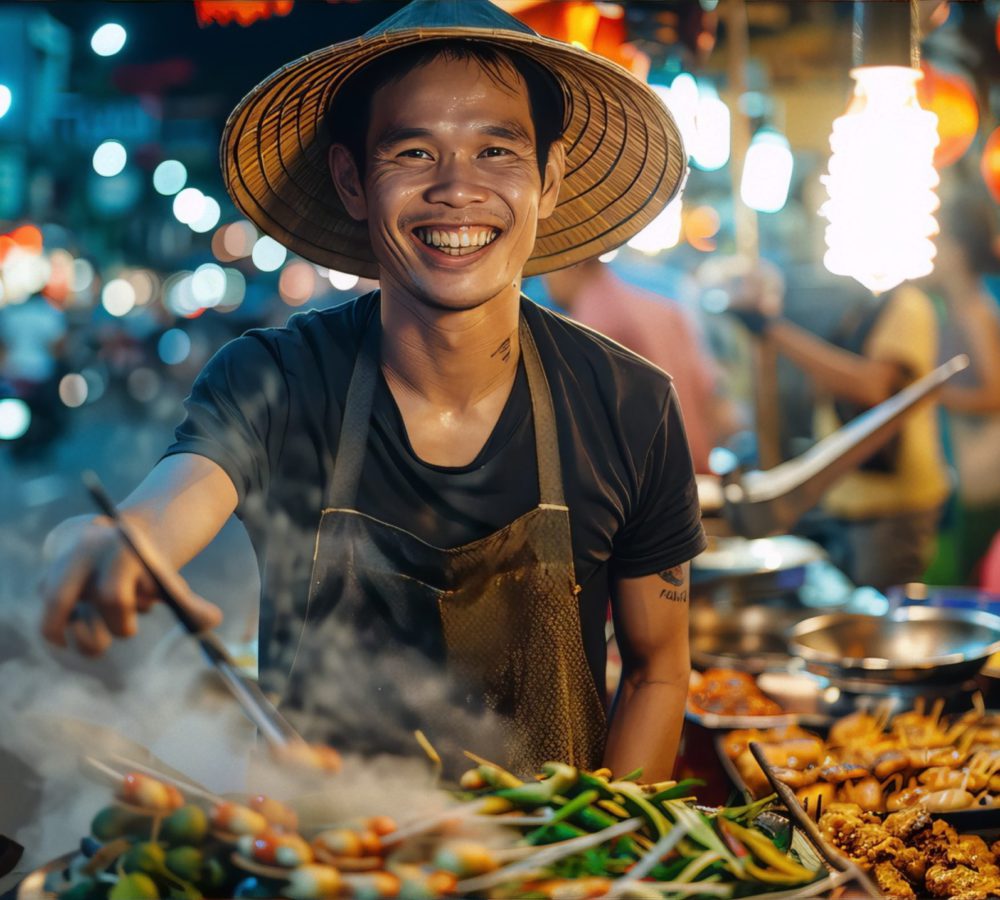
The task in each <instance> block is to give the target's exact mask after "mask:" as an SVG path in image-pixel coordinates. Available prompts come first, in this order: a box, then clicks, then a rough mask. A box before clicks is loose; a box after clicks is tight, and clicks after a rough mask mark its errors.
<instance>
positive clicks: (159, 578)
mask: <svg viewBox="0 0 1000 900" xmlns="http://www.w3.org/2000/svg"><path fill="white" fill-rule="evenodd" d="M82 477H83V483H84V485H85V486H86V488H87V490H88V491H89V493H90V496H91V497H93V499H94V502H95V503H96V504H97V506H98V507H99V508H100V510H101V512H103V513H104V514H105V515H106V516H108V517H109V518H110V519H111V520H112V521H113V522H114V523H115V527H116V528H117V529H118V533H119V534H120V535H121V536H122V539H123V540H124V541H125V543H126V544H127V545H128V546H129V547H130V548H131V550H132V552H133V553H134V554H135V555H136V558H137V559H138V560H139V562H140V563H142V565H143V566H144V567H145V569H146V571H147V572H148V573H149V576H150V578H152V579H153V583H154V584H155V585H156V587H157V590H158V591H159V592H160V596H161V598H162V600H163V602H164V603H165V604H166V605H167V606H168V607H170V609H171V610H172V611H173V613H174V615H175V616H176V617H177V620H178V621H179V622H180V623H181V625H182V626H183V627H184V630H185V631H187V633H188V634H190V635H191V637H193V638H194V639H195V640H196V641H197V642H198V644H199V645H200V646H201V649H202V652H203V653H204V654H205V656H206V658H207V659H208V661H209V662H210V663H211V664H212V666H213V667H214V668H215V670H216V671H217V672H218V673H219V675H220V676H221V677H222V681H223V682H224V683H225V685H226V687H227V688H229V690H230V692H231V693H232V695H233V696H234V697H235V698H236V700H237V702H238V703H239V704H240V706H241V707H242V709H243V712H244V713H246V715H247V717H248V718H249V719H250V721H251V722H253V723H254V725H256V726H257V728H258V729H259V730H260V733H261V736H262V737H263V738H264V740H266V741H267V742H268V743H269V744H270V745H271V746H274V747H285V746H288V745H289V744H292V743H299V742H303V739H302V737H301V736H300V735H299V733H298V732H297V731H296V730H295V729H294V728H293V727H292V726H291V725H290V724H289V723H288V721H286V719H285V718H284V716H282V715H281V713H280V712H278V710H277V709H276V708H275V706H274V704H273V703H271V701H270V700H268V699H267V697H266V696H265V694H264V692H263V691H262V690H261V689H260V687H259V686H258V684H257V682H256V681H254V680H253V679H251V678H248V677H247V676H246V675H244V674H243V673H242V672H241V671H240V669H239V667H238V666H237V665H236V663H235V661H234V660H233V658H232V656H230V655H229V651H228V650H227V649H226V647H225V645H224V644H223V643H222V641H221V640H220V639H219V636H218V635H217V634H215V633H214V632H211V631H203V630H201V629H199V628H198V625H197V623H196V622H195V621H194V619H192V618H191V615H190V614H189V613H188V612H187V609H186V607H185V600H187V599H188V598H190V597H191V589H190V588H189V587H188V586H187V584H186V583H185V582H184V580H183V579H182V578H181V577H180V575H179V574H178V573H177V572H175V571H174V570H173V569H171V568H170V566H168V565H167V564H166V563H164V562H163V561H162V560H161V559H160V557H159V554H157V553H156V552H155V548H149V542H148V541H146V540H145V538H144V537H142V536H140V535H139V534H138V533H137V532H136V531H135V529H133V528H132V526H131V525H130V524H129V523H128V522H127V521H126V520H125V519H124V518H122V516H121V514H120V513H119V512H118V508H117V507H116V506H115V504H114V503H113V502H112V500H111V498H110V497H109V496H108V493H107V491H105V490H104V486H103V485H102V484H101V480H100V479H99V478H98V477H97V475H96V474H95V473H94V472H89V471H88V472H84V473H83V476H82ZM140 546H142V547H146V548H149V549H148V550H147V551H146V552H144V551H143V550H140Z"/></svg>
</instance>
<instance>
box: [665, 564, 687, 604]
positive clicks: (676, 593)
mask: <svg viewBox="0 0 1000 900" xmlns="http://www.w3.org/2000/svg"><path fill="white" fill-rule="evenodd" d="M660 578H661V579H663V581H665V582H666V583H667V584H669V585H670V587H668V588H664V589H663V590H662V591H660V599H661V600H673V602H674V603H687V598H688V592H687V588H686V587H685V586H684V569H683V567H682V566H674V567H673V568H672V569H664V570H663V571H662V572H660Z"/></svg>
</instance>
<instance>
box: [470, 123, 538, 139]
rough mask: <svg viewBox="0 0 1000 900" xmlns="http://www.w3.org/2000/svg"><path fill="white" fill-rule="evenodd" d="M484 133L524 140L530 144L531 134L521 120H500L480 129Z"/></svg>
mask: <svg viewBox="0 0 1000 900" xmlns="http://www.w3.org/2000/svg"><path fill="white" fill-rule="evenodd" d="M480 130H481V131H482V133H483V134H488V135H490V136H491V137H497V138H505V139H506V140H510V141H524V142H525V143H526V144H530V143H531V142H532V141H531V135H530V134H528V132H527V130H526V129H525V127H524V126H523V125H522V124H521V123H520V122H498V123H497V124H496V125H487V126H485V127H484V128H482V129H480Z"/></svg>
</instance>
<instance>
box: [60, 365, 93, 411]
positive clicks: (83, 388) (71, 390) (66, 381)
mask: <svg viewBox="0 0 1000 900" xmlns="http://www.w3.org/2000/svg"><path fill="white" fill-rule="evenodd" d="M59 399H60V400H62V402H63V404H64V405H66V406H68V407H69V408H70V409H76V407H78V406H83V404H84V403H86V402H87V379H86V378H84V377H83V376H82V375H78V374H77V373H76V372H73V373H71V374H69V375H63V377H62V378H61V379H60V381H59Z"/></svg>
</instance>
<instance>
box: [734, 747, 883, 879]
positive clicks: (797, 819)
mask: <svg viewBox="0 0 1000 900" xmlns="http://www.w3.org/2000/svg"><path fill="white" fill-rule="evenodd" d="M749 746H750V752H751V753H752V754H753V758H754V759H755V760H757V765H758V766H760V768H761V771H762V772H763V773H764V775H765V777H766V778H767V780H768V782H769V783H770V785H771V788H772V789H773V790H774V792H775V793H776V794H777V795H778V798H779V799H780V800H781V802H782V803H784V804H785V809H787V810H788V815H789V816H790V817H791V819H792V821H793V822H794V823H795V825H796V827H797V828H800V829H801V830H802V833H803V834H804V835H805V836H806V837H807V838H808V839H809V843H810V844H812V845H813V846H814V847H815V848H816V851H817V852H818V853H819V854H820V856H822V857H823V859H824V860H825V861H826V863H827V864H828V865H830V866H832V867H833V868H834V869H836V870H837V871H838V872H845V873H847V874H849V875H850V876H851V877H852V878H853V879H854V880H855V881H856V882H857V883H858V884H859V885H860V886H861V888H862V889H863V890H864V891H865V895H866V896H868V897H881V896H882V892H881V891H880V890H879V889H878V888H877V887H876V886H875V884H874V883H873V882H872V880H871V879H870V878H869V877H868V875H867V874H866V873H865V872H864V870H863V869H862V868H861V867H860V866H859V865H858V864H857V863H855V862H854V861H853V860H851V859H848V858H847V857H846V856H843V855H842V854H841V853H838V852H836V851H835V850H832V849H831V848H830V847H829V845H828V844H827V843H826V841H824V840H823V835H822V834H821V833H820V830H819V828H818V827H817V825H816V823H815V822H814V821H813V820H812V819H810V818H809V816H808V815H806V811H805V810H804V809H803V808H802V806H801V804H800V803H799V800H798V798H797V797H796V796H795V792H794V791H793V790H792V789H791V788H790V787H789V786H788V785H787V784H785V783H784V782H783V781H779V780H778V778H777V777H776V776H775V774H774V771H773V770H772V769H771V764H770V763H769V762H768V761H767V756H766V755H765V754H764V748H763V747H762V746H761V745H760V744H758V743H757V742H756V741H751V742H750V745H749Z"/></svg>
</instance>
